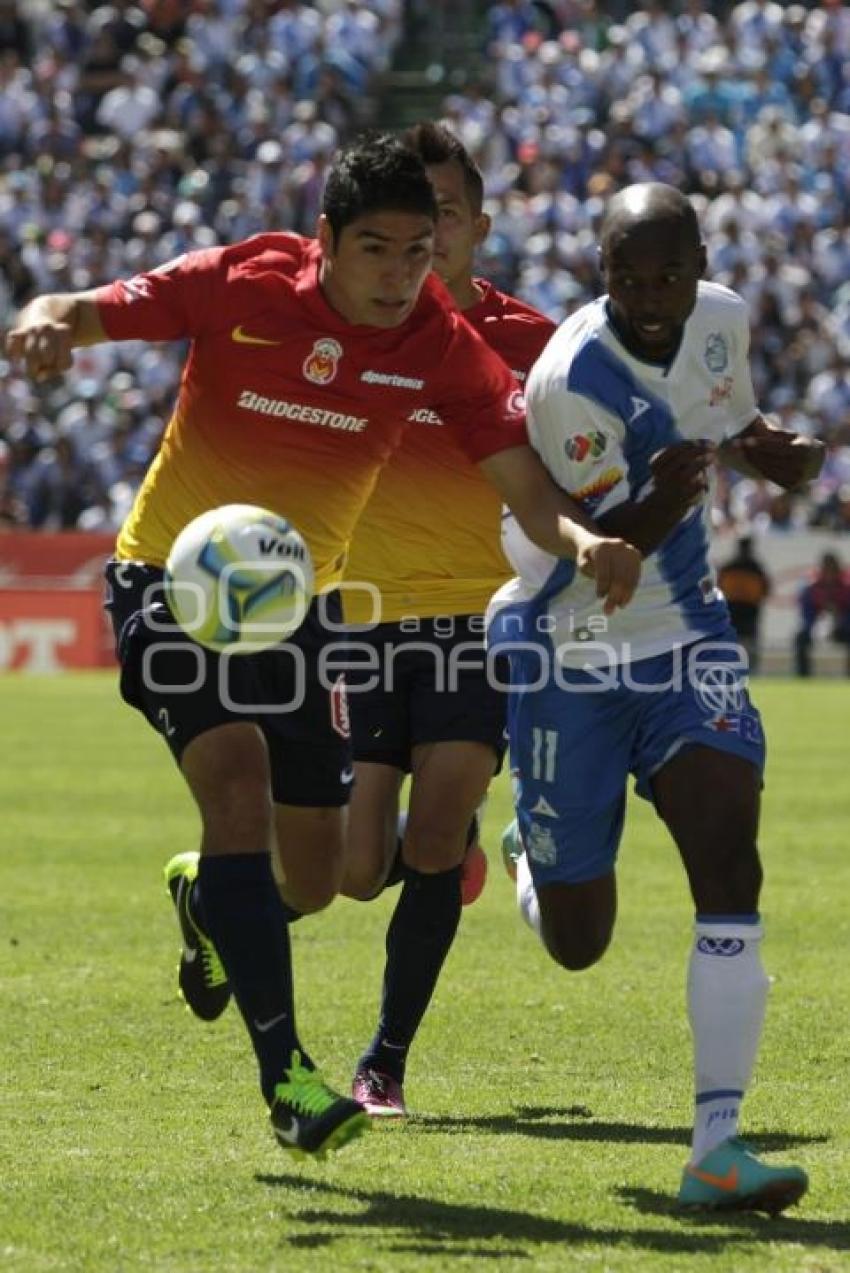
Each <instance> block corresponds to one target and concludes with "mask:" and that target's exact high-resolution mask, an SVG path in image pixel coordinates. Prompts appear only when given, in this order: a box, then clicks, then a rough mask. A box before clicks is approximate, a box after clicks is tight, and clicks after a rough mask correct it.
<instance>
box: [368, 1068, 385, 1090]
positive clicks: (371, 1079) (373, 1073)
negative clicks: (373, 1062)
mask: <svg viewBox="0 0 850 1273" xmlns="http://www.w3.org/2000/svg"><path fill="white" fill-rule="evenodd" d="M366 1079H367V1081H368V1083H369V1086H370V1087H372V1088H374V1089H375V1091H376V1092H377V1094H378V1096H387V1095H388V1093H389V1084H388V1083H387V1080H386V1079H385V1078H384V1076H383V1074H379V1073H378V1071H377V1070H367V1071H366Z"/></svg>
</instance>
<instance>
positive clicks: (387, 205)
mask: <svg viewBox="0 0 850 1273" xmlns="http://www.w3.org/2000/svg"><path fill="white" fill-rule="evenodd" d="M322 212H323V213H324V214H325V216H326V217H327V219H328V222H329V224H330V227H331V232H332V234H333V237H334V242H335V243H336V242H338V241H339V236H340V234H341V232H342V231H343V230H344V229H345V227H346V226H347V225H351V223H352V221H356V220H357V218H358V217H362V216H365V214H366V213H368V212H413V213H420V214H421V215H422V216H424V217H431V218H432V220H434V221H436V219H437V200H436V197H435V195H434V188H433V186H432V185H431V182H430V181H429V180H428V174H427V173H426V171H425V164H424V163H423V161H422V159H421V158H420V157H419V155H417V154H416V153H415V152H414V151H412V150H411V149H410V147H409V146H405V145H404V143H403V142H402V141H401V140H400V138H398V137H394V136H393V135H392V134H391V133H368V134H364V135H363V136H361V137H358V138H356V139H355V140H354V141H353V142H352V144H351V145H350V146H348V147H346V149H345V150H343V151H341V153H340V154H339V156H338V157H337V159H336V160H335V162H334V164H333V166H332V168H331V170H330V173H329V174H328V180H327V184H326V186H325V192H324V195H323V197H322Z"/></svg>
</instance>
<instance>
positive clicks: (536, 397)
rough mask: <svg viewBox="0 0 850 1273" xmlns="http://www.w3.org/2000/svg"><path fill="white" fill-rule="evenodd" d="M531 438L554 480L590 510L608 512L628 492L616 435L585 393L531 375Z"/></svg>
mask: <svg viewBox="0 0 850 1273" xmlns="http://www.w3.org/2000/svg"><path fill="white" fill-rule="evenodd" d="M527 408H528V434H529V441H530V442H531V445H532V446H533V447H534V449H535V451H537V453H538V455H539V456H540V458H541V460H542V461H543V463H544V465H545V466H546V468H547V469H548V470H549V473H550V474H551V475H552V477H553V478H554V480H555V481H556V482H557V484H558V486H560V487H561V489H562V490H563V491H566V493H567V494H568V495H569V496H571V498H572V499H574V500H575V501H576V503H577V504H580V505H581V507H582V509H583V510H584V512H585V513H587V514H588V516H591V517H593V516H595V515H596V514H598V513H607V512H609V511H610V509H612V508H616V506H617V505H618V504H622V503H623V502H624V501H625V500H627V499H629V498H630V492H629V483H628V478H627V472H628V469H627V465H626V458H625V456H624V454H623V450H622V445H621V442H620V438H619V435H618V433H617V431H616V429H615V427H614V424H613V421H612V420H610V419H609V418H608V417H607V416H606V415H605V413H604V412H602V411H595V410H594V409H593V404H592V403H591V402H589V401H588V399H587V398H584V397H580V396H579V395H578V394H575V393H571V392H570V391H569V390H568V389H566V388H564V387H563V379H562V378H559V382H556V383H554V384H553V383H552V382H551V381H548V380H546V379H542V380H532V382H531V383H530V385H529V392H528V403H527Z"/></svg>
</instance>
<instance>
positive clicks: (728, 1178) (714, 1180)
mask: <svg viewBox="0 0 850 1273" xmlns="http://www.w3.org/2000/svg"><path fill="white" fill-rule="evenodd" d="M688 1175H689V1176H695V1177H696V1179H697V1180H702V1181H704V1182H705V1184H707V1185H714V1187H715V1189H722V1191H723V1192H724V1193H733V1192H734V1191H735V1190H736V1189H737V1188H738V1168H737V1167H730V1168H729V1170H728V1171H727V1172H726V1175H725V1176H716V1175H715V1174H714V1172H711V1171H700V1169H699V1167H689V1168H688Z"/></svg>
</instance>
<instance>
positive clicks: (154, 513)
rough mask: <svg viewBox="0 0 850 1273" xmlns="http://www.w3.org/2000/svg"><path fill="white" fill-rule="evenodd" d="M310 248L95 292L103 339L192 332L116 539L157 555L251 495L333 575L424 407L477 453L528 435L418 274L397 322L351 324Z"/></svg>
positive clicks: (181, 268) (222, 255) (289, 242)
mask: <svg viewBox="0 0 850 1273" xmlns="http://www.w3.org/2000/svg"><path fill="white" fill-rule="evenodd" d="M320 259H321V257H320V252H319V247H318V244H317V243H316V242H315V241H314V240H312V239H305V238H301V237H300V236H299V235H295V234H263V235H258V236H257V237H256V238H253V239H248V240H246V241H245V242H244V243H237V244H235V245H234V246H232V247H225V248H211V249H208V250H206V251H201V252H192V253H190V254H189V255H187V256H184V257H181V258H178V259H177V260H176V261H173V262H171V263H170V264H169V265H166V266H163V267H161V268H160V269H158V270H155V271H153V272H152V273H149V274H140V275H138V276H137V277H136V278H132V279H130V280H128V281H126V282H116V283H112V284H111V285H109V286H108V287H104V288H100V289H99V290H98V292H97V294H96V299H97V303H98V308H99V311H100V318H101V322H102V324H103V327H104V330H105V332H106V334H107V335H108V336H109V337H110V338H111V339H113V340H134V339H142V340H147V341H159V340H180V339H189V340H191V346H190V350H189V356H188V358H187V361H186V365H185V367H184V370H183V376H182V379H181V383H180V391H179V395H178V398H177V404H176V406H175V408H174V414H173V416H172V418H171V420H170V422H169V424H168V427H167V429H166V431H165V435H164V437H163V440H162V446H161V448H160V450H159V453H158V454H157V456H156V458H155V459H154V461H153V464H152V465H151V467H150V469H149V470H148V473H147V476H146V477H145V480H144V482H143V484H142V486H141V488H140V490H139V492H138V495H137V497H136V500H135V503H134V505H133V507H132V509H131V511H130V514H129V516H128V517H127V520H126V522H125V523H124V525H123V527H122V528H121V531H120V533H119V536H118V546H117V553H118V556H119V557H120V558H122V559H132V560H138V561H145V562H149V563H151V564H153V565H160V564H162V563H163V562H164V561H165V558H166V556H167V555H168V551H169V548H170V547H171V543H172V540H173V539H174V537H175V535H177V533H178V532H179V531H180V530H181V529H182V528H183V527H184V526H185V525H186V524H187V522H189V521H191V520H192V518H194V517H196V516H197V514H199V513H202V512H204V511H205V510H206V509H209V508H214V507H216V506H218V505H220V504H230V503H248V504H260V505H262V506H264V507H267V508H270V509H273V510H274V511H275V512H277V513H280V514H281V515H282V516H284V517H287V518H288V519H289V520H290V521H291V522H292V523H293V524H294V525H295V526H297V527H298V529H299V530H300V531H301V533H302V534H303V535H304V537H305V539H306V540H307V542H308V543H309V545H310V550H311V552H312V554H313V561H314V564H315V568H316V580H317V584H318V585H319V586H322V585H325V584H329V583H335V582H338V581H339V579H340V577H341V575H342V572H343V569H344V566H345V560H346V555H347V552H348V544H349V540H350V537H351V532H352V530H353V527H354V524H355V522H356V521H357V518H358V517H359V515H360V512H361V510H362V508H363V506H364V504H365V503H366V500H367V499H368V497H369V495H370V493H371V491H372V488H373V486H374V484H375V480H376V478H377V475H378V471H379V469H380V467H381V465H382V464H383V463H384V462H385V461H386V459H387V457H388V456H389V455H390V453H391V452H392V450H393V449H394V447H395V446H397V445H398V443H399V441H400V439H401V435H402V433H403V432H404V430H405V428H420V429H427V428H428V426H427V425H424V424H414V423H407V422H408V421H410V418H411V415H413V414H415V413H416V412H417V411H420V410H428V411H436V412H439V414H440V417H441V418H442V419H445V421H446V423H447V425H448V426H449V429H450V432H451V435H452V437H454V438H455V439H456V440H457V443H458V445H459V447H461V448H462V450H463V452H464V454H465V455H466V456H468V458H469V459H470V460H472V461H477V460H482V459H485V458H486V457H487V456H489V455H493V454H495V453H496V452H497V451H501V450H505V449H507V448H509V447H514V446H521V445H524V444H525V442H526V433H525V418H524V413H523V409H522V399H521V395H520V393H519V390H518V388H517V384H516V381H515V380H514V379H513V377H512V376H511V375H510V372H509V371H508V370H507V368H506V367H505V365H504V363H502V362H501V360H500V359H499V358H497V357H495V355H494V354H493V353H492V352H491V351H490V349H488V347H487V346H486V345H485V343H484V342H483V341H482V340H481V338H480V336H478V335H477V333H476V332H474V331H473V330H472V328H470V327H469V326H468V324H467V323H466V322H465V321H464V319H463V318H462V316H461V315H460V313H459V311H458V309H457V307H456V306H455V304H454V302H453V301H452V299H451V297H450V296H449V294H448V292H447V291H446V290H445V288H443V286H442V285H441V284H440V283H439V282H437V281H436V280H435V279H434V278H433V277H429V279H428V280H427V281H426V283H425V286H424V288H423V290H422V294H421V296H420V299H419V301H418V303H417V305H416V308H415V309H414V311H413V313H412V314H411V315H410V317H409V318H408V319H407V320H406V321H405V322H404V323H403V324H401V326H399V327H395V328H389V329H386V328H378V327H370V326H357V325H354V324H351V323H348V322H347V321H346V320H345V319H344V318H343V317H342V316H341V315H340V314H338V313H337V312H336V310H334V309H332V308H331V306H330V305H329V304H328V303H327V301H326V300H325V298H324V295H323V293H322V290H321V288H320V286H319V282H318V270H319V263H320Z"/></svg>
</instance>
